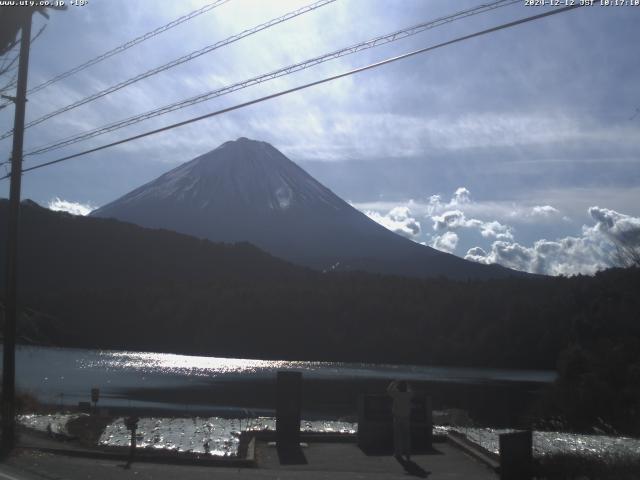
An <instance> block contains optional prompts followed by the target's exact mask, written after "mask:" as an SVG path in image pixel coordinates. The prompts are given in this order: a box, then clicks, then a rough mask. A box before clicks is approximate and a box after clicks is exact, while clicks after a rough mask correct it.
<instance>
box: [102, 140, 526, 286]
mask: <svg viewBox="0 0 640 480" xmlns="http://www.w3.org/2000/svg"><path fill="white" fill-rule="evenodd" d="M91 215H92V216H95V217H111V218H115V219H118V220H122V221H126V222H131V223H135V224H138V225H141V226H144V227H150V228H163V229H168V230H174V231H177V232H180V233H185V234H188V235H193V236H196V237H200V238H206V239H209V240H212V241H215V242H227V243H233V242H241V241H247V242H250V243H253V244H254V245H256V246H258V247H260V248H261V249H263V250H266V251H267V252H269V253H271V254H272V255H274V256H277V257H280V258H283V259H286V260H289V261H291V262H293V263H297V264H300V265H305V266H308V267H312V268H315V269H318V270H330V269H331V270H362V271H368V272H374V273H384V274H396V275H406V276H412V277H434V276H445V277H449V278H457V279H467V278H495V277H504V276H508V275H516V274H519V272H514V271H512V270H508V269H506V268H503V267H500V266H498V265H481V264H477V263H473V262H469V261H467V260H463V259H461V258H459V257H456V256H454V255H450V254H447V253H443V252H440V251H438V250H435V249H432V248H430V247H426V246H424V245H420V244H417V243H415V242H412V241H411V240H409V239H407V238H404V237H402V236H400V235H397V234H395V233H393V232H391V231H389V230H387V229H386V228H384V227H382V226H381V225H379V224H377V223H376V222H374V221H373V220H371V219H369V218H368V217H367V216H366V215H364V214H363V213H361V212H360V211H358V210H356V209H355V208H353V207H352V206H351V205H349V204H348V203H347V202H345V201H344V200H342V199H341V198H339V197H338V196H337V195H335V194H334V193H333V192H331V190H329V189H328V188H326V187H325V186H323V185H322V184H320V183H319V182H318V181H316V180H315V179H314V178H313V177H311V176H310V175H309V174H308V173H307V172H305V171H304V170H303V169H302V168H300V167H299V166H298V165H296V164H295V163H294V162H292V161H291V160H289V159H288V158H287V157H286V156H284V155H283V154H282V153H281V152H280V151H278V150H277V149H276V148H274V147H273V146H272V145H270V144H268V143H266V142H260V141H254V140H249V139H247V138H239V139H238V140H236V141H229V142H225V143H223V144H222V145H220V146H219V147H218V148H216V149H215V150H212V151H210V152H209V153H206V154H204V155H201V156H199V157H197V158H195V159H193V160H191V161H189V162H186V163H184V164H182V165H180V166H178V167H177V168H175V169H173V170H171V171H169V172H167V173H165V174H163V175H161V176H160V177H158V178H157V179H155V180H153V181H151V182H149V183H147V184H145V185H142V186H141V187H139V188H137V189H135V190H133V191H132V192H130V193H128V194H126V195H124V196H123V197H121V198H119V199H117V200H115V201H113V202H111V203H109V204H107V205H104V206H103V207H101V208H99V209H97V210H94V211H93V212H92V213H91Z"/></svg>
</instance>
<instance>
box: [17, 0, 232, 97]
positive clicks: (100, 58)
mask: <svg viewBox="0 0 640 480" xmlns="http://www.w3.org/2000/svg"><path fill="white" fill-rule="evenodd" d="M228 1H229V0H216V1H214V2H211V3H209V4H207V5H205V6H204V7H201V8H199V9H197V10H194V11H193V12H190V13H187V14H186V15H183V16H182V17H179V18H176V19H175V20H172V21H171V22H169V23H167V24H165V25H162V26H161V27H158V28H156V29H155V30H152V31H150V32H147V33H145V34H144V35H140V36H139V37H136V38H134V39H133V40H129V41H128V42H126V43H123V44H122V45H119V46H117V47H115V48H113V49H111V50H109V51H108V52H105V53H103V54H102V55H99V56H97V57H95V58H92V59H91V60H88V61H86V62H84V63H82V64H80V65H78V66H77V67H74V68H72V69H71V70H67V71H66V72H63V73H61V74H59V75H56V76H55V77H53V78H51V79H49V80H47V81H46V82H43V83H41V84H40V85H36V86H35V87H33V88H31V89H30V90H29V91H28V92H27V93H35V92H38V91H40V90H42V89H43V88H46V87H48V86H49V85H51V84H53V83H56V82H59V81H60V80H63V79H65V78H67V77H69V76H71V75H73V74H75V73H78V72H80V71H82V70H85V69H87V68H89V67H91V66H93V65H95V64H96V63H100V62H101V61H103V60H106V59H107V58H109V57H112V56H114V55H117V54H118V53H121V52H124V51H125V50H127V49H129V48H131V47H133V46H134V45H137V44H139V43H142V42H144V41H145V40H149V39H150V38H153V37H155V36H157V35H160V34H161V33H164V32H166V31H167V30H170V29H172V28H173V27H176V26H178V25H180V24H181V23H184V22H186V21H189V20H191V19H192V18H195V17H197V16H199V15H202V14H203V13H207V12H209V11H210V10H213V9H214V8H216V7H219V6H220V5H223V4H225V3H227V2H228Z"/></svg>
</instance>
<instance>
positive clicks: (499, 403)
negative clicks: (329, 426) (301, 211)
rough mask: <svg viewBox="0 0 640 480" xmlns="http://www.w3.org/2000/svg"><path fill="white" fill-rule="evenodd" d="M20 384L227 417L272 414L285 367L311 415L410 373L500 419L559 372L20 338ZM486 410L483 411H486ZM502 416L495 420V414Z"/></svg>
mask: <svg viewBox="0 0 640 480" xmlns="http://www.w3.org/2000/svg"><path fill="white" fill-rule="evenodd" d="M16 369H17V371H16V383H17V388H18V389H19V390H20V391H23V392H29V393H31V394H32V395H34V396H35V397H37V398H38V400H40V401H41V402H42V403H46V404H51V405H61V406H69V405H77V403H78V402H79V401H89V400H90V391H91V388H93V387H96V388H99V389H100V400H99V402H98V406H99V407H105V408H116V409H117V408H128V407H132V408H145V409H155V410H157V411H164V412H175V413H176V414H179V413H187V414H210V415H221V416H225V415H226V416H230V417H236V418H237V417H239V416H256V415H269V414H272V413H273V411H274V406H275V377H276V372H277V371H279V370H296V371H301V372H302V373H303V378H304V380H305V382H304V388H303V391H304V400H303V401H304V405H305V410H306V411H305V413H306V414H307V416H308V417H309V418H314V417H317V418H322V417H327V416H329V417H331V416H333V417H336V418H337V417H338V416H345V415H353V414H354V413H355V409H356V399H357V396H358V394H361V393H376V392H383V391H384V390H385V387H386V385H387V383H388V382H389V380H390V379H405V380H408V381H410V382H411V383H412V385H414V389H415V390H417V391H425V392H426V393H428V394H429V395H431V396H432V398H433V402H434V408H444V407H455V408H464V409H466V410H468V411H470V412H475V413H476V414H480V417H482V416H484V415H488V416H489V417H492V416H493V415H492V414H491V415H489V413H491V412H489V411H495V413H497V414H500V415H501V418H487V421H488V422H489V421H490V422H491V423H492V424H493V425H495V424H496V423H497V424H507V423H513V419H514V418H516V417H517V416H518V415H520V414H522V413H523V411H524V410H523V408H524V406H525V405H527V404H530V403H531V402H532V401H534V400H535V397H536V396H537V395H538V393H539V392H540V390H541V389H542V388H543V387H544V386H545V385H547V384H549V383H550V382H552V381H553V380H554V379H555V376H556V374H555V372H553V371H538V370H507V369H487V368H461V367H440V366H439V367H430V366H417V365H380V364H375V365H374V364H365V363H361V364H360V363H337V362H304V361H269V360H252V359H232V358H217V357H201V356H190V355H176V354H167V353H152V352H132V351H99V350H84V349H67V348H49V347H34V346H19V347H18V348H17V350H16ZM483 412H484V413H483ZM496 420H497V422H496Z"/></svg>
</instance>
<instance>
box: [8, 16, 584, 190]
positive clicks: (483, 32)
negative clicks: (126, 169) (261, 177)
mask: <svg viewBox="0 0 640 480" xmlns="http://www.w3.org/2000/svg"><path fill="white" fill-rule="evenodd" d="M581 6H582V5H579V4H576V5H570V6H567V7H561V8H554V9H553V10H550V11H547V12H544V13H540V14H538V15H532V16H530V17H525V18H521V19H519V20H515V21H513V22H508V23H503V24H501V25H498V26H496V27H492V28H489V29H486V30H481V31H479V32H475V33H472V34H469V35H465V36H462V37H458V38H455V39H453V40H449V41H447V42H443V43H439V44H437V45H433V46H430V47H425V48H421V49H419V50H414V51H412V52H409V53H405V54H402V55H398V56H395V57H391V58H387V59H386V60H382V61H380V62H376V63H372V64H370V65H367V66H365V67H360V68H356V69H354V70H350V71H348V72H344V73H340V74H337V75H333V76H331V77H326V78H323V79H321V80H316V81H314V82H310V83H306V84H304V85H300V86H297V87H294V88H290V89H287V90H283V91H280V92H277V93H273V94H271V95H267V96H264V97H260V98H257V99H254V100H251V101H248V102H244V103H240V104H237V105H234V106H231V107H227V108H223V109H221V110H216V111H214V112H210V113H207V114H204V115H200V116H197V117H194V118H190V119H188V120H184V121H182V122H177V123H173V124H171V125H167V126H165V127H162V128H157V129H155V130H151V131H148V132H144V133H140V134H138V135H133V136H131V137H127V138H124V139H121V140H117V141H115V142H111V143H107V144H105V145H101V146H99V147H95V148H91V149H88V150H84V151H82V152H78V153H74V154H72V155H67V156H65V157H62V158H58V159H56V160H51V161H49V162H45V163H41V164H39V165H34V166H33V167H29V168H25V169H23V170H22V172H23V173H24V172H30V171H33V170H37V169H40V168H44V167H47V166H50V165H55V164H58V163H61V162H65V161H67V160H71V159H73V158H77V157H81V156H83V155H87V154H89V153H94V152H98V151H100V150H105V149H107V148H111V147H115V146H117V145H122V144H124V143H128V142H131V141H134V140H139V139H141V138H145V137H149V136H151V135H156V134H158V133H161V132H165V131H167V130H172V129H174V128H178V127H182V126H184V125H188V124H190V123H195V122H199V121H201V120H204V119H207V118H211V117H214V116H217V115H221V114H223V113H228V112H231V111H234V110H239V109H241V108H245V107H248V106H250V105H254V104H256V103H260V102H264V101H266V100H271V99H273V98H277V97H281V96H283V95H287V94H289V93H293V92H297V91H299V90H304V89H306V88H310V87H313V86H316V85H320V84H322V83H327V82H331V81H333V80H337V79H339V78H343V77H347V76H351V75H354V74H356V73H360V72H364V71H367V70H371V69H374V68H378V67H381V66H383V65H387V64H389V63H393V62H397V61H399V60H404V59H406V58H409V57H413V56H415V55H419V54H422V53H426V52H430V51H432V50H436V49H438V48H442V47H445V46H447V45H452V44H454V43H459V42H462V41H465V40H469V39H472V38H475V37H479V36H482V35H487V34H489V33H494V32H497V31H499V30H504V29H507V28H511V27H515V26H517V25H521V24H524V23H528V22H532V21H534V20H540V19H542V18H545V17H549V16H551V15H557V14H560V13H564V12H567V11H569V10H573V9H576V8H580V7H581ZM9 176H10V174H9V175H5V176H4V177H1V178H0V180H4V179H6V178H9Z"/></svg>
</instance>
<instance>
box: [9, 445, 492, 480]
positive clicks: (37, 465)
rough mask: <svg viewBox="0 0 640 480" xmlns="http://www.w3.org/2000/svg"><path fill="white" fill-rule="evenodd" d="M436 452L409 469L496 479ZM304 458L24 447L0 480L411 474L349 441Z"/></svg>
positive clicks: (451, 479) (264, 450)
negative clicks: (203, 461)
mask: <svg viewBox="0 0 640 480" xmlns="http://www.w3.org/2000/svg"><path fill="white" fill-rule="evenodd" d="M436 446H437V453H433V454H429V455H417V456H415V457H414V458H413V460H414V461H415V463H414V465H413V466H412V472H413V474H414V475H415V476H416V477H417V478H419V477H422V478H429V479H430V480H440V479H442V480H445V479H446V480H458V479H460V480H462V479H466V480H496V479H497V475H496V474H495V473H493V471H492V470H490V469H489V468H488V467H486V466H485V465H484V464H482V463H480V462H478V461H477V460H475V459H474V458H472V457H470V456H468V455H466V454H465V453H463V452H462V451H461V450H459V449H457V448H456V447H454V446H451V445H448V444H437V445H436ZM302 453H303V457H304V460H305V461H306V462H307V463H306V464H298V465H281V464H280V460H279V458H278V452H277V451H276V449H275V448H273V447H270V446H268V445H267V444H266V443H258V444H257V445H256V459H257V461H258V466H259V467H258V468H225V467H204V466H179V465H167V464H159V463H142V462H141V463H134V464H133V466H132V468H131V469H129V470H126V469H125V468H124V462H123V461H117V460H115V461H114V460H98V459H93V458H78V457H70V456H65V455H60V454H50V453H41V452H37V451H30V450H23V451H19V452H16V454H14V455H12V456H11V457H10V458H8V459H7V460H5V462H4V463H2V464H0V480H43V479H46V480H63V479H68V480H76V479H83V480H84V479H91V480H103V479H105V480H106V479H139V480H147V479H160V480H162V479H172V480H173V479H194V480H199V479H205V478H206V479H211V478H216V479H221V480H226V479H234V480H237V479H245V478H246V479H251V480H254V479H255V480H261V479H281V480H289V479H308V480H320V479H323V480H324V479H327V480H328V479H337V480H342V479H369V478H370V479H389V480H394V479H404V480H406V479H407V478H408V476H409V475H407V473H406V472H405V470H404V469H403V467H402V466H401V465H400V464H399V463H397V462H396V460H395V459H393V458H392V457H388V456H366V455H365V454H363V453H362V452H361V451H360V450H359V449H358V448H357V446H356V445H355V444H353V443H312V444H310V445H309V447H308V448H305V449H303V452H302Z"/></svg>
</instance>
